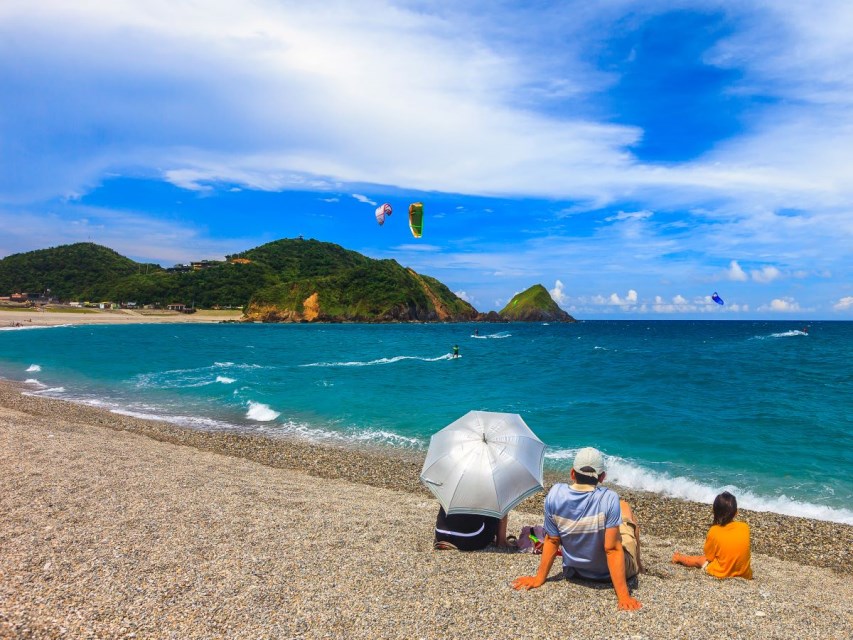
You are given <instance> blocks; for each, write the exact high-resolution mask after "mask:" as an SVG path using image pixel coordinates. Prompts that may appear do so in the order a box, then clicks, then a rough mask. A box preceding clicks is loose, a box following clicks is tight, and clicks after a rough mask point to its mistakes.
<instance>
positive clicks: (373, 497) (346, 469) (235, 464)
mask: <svg viewBox="0 0 853 640" xmlns="http://www.w3.org/2000/svg"><path fill="white" fill-rule="evenodd" d="M420 461H421V460H419V458H418V456H417V455H416V454H413V453H409V454H405V453H398V454H392V453H389V452H383V451H376V450H369V449H357V448H352V447H350V448H334V447H329V446H322V447H321V446H317V445H312V444H309V443H305V442H299V441H290V440H285V439H276V440H270V439H266V438H260V437H251V436H242V435H234V434H222V433H218V434H217V433H205V432H200V431H194V430H191V429H186V428H182V427H177V426H174V425H170V424H166V423H160V422H154V421H146V420H140V419H137V418H132V417H128V416H123V415H118V414H114V413H109V412H106V411H104V410H102V409H97V408H92V407H86V406H82V405H77V404H72V403H68V402H64V401H60V400H53V399H48V398H39V397H34V396H25V395H22V394H21V387H20V386H19V385H17V384H14V383H11V382H2V383H0V467H1V468H2V469H3V473H2V474H0V482H1V483H2V487H0V489H2V493H0V495H1V496H2V497H1V498H0V513H2V518H0V571H2V580H0V637H4V638H5V637H9V638H58V637H67V638H223V637H225V638H249V637H251V638H326V637H328V638H332V637H335V638H340V637H344V638H359V637H372V638H462V637H483V638H518V637H526V636H531V637H545V638H551V637H553V638H558V637H559V638H575V637H577V638H589V637H595V638H599V637H601V638H605V637H608V638H611V637H614V638H711V637H717V636H722V637H740V638H790V637H797V636H801V637H810V638H849V637H850V634H851V630H853V614H851V612H850V603H851V602H853V586H851V584H853V583H851V580H850V577H851V568H850V556H849V549H850V547H851V543H853V527H850V526H849V525H843V524H835V523H828V522H822V521H811V520H805V519H799V518H791V517H784V516H778V515H775V514H771V513H753V512H744V513H742V518H743V519H744V520H746V521H747V522H748V523H749V524H750V525H751V527H752V530H753V570H754V573H755V579H754V580H752V581H744V580H739V579H735V580H730V581H717V580H714V579H712V578H709V577H707V576H704V575H703V574H702V572H701V571H698V570H691V569H687V568H685V567H680V566H674V565H672V564H670V562H669V559H670V557H671V555H672V553H673V551H675V550H676V549H677V550H679V551H686V552H693V553H698V552H700V550H701V544H702V541H703V536H704V532H705V530H706V527H707V524H708V523H707V519H708V512H709V507H708V506H707V505H699V504H693V503H689V502H685V501H679V500H668V499H665V498H661V497H659V496H656V495H654V494H641V493H638V492H629V493H627V494H625V492H623V495H625V497H627V498H628V499H629V500H630V501H631V502H632V503H633V504H634V505H635V513H636V515H637V517H638V519H639V520H640V524H641V541H642V558H643V564H644V570H643V572H642V573H641V574H640V576H639V578H638V580H637V582H636V584H634V590H633V594H634V596H635V597H637V598H638V599H639V600H640V601H641V602H642V603H643V608H642V609H641V610H640V611H638V612H621V611H617V609H616V598H615V595H614V593H613V590H612V588H611V587H610V586H603V585H597V584H593V583H589V582H582V581H577V582H566V581H564V580H559V579H558V577H559V567H558V566H555V568H554V569H553V570H552V573H551V579H550V580H549V581H548V582H547V583H546V584H545V585H544V586H543V587H541V588H540V589H538V590H535V591H531V592H524V593H522V592H516V591H514V590H513V589H511V588H510V582H511V580H512V579H513V578H515V577H517V576H519V575H527V574H532V573H534V572H535V570H536V567H537V566H538V557H537V556H530V555H526V554H522V553H515V552H510V551H503V550H496V549H490V550H487V551H484V552H479V553H470V554H462V553H455V552H436V551H433V549H432V528H433V525H434V520H435V514H436V511H437V503H436V502H435V500H434V499H433V498H432V497H431V496H430V495H429V494H428V493H427V492H426V491H425V490H423V489H421V488H420V486H419V485H418V482H417V476H418V473H419V471H420ZM549 481H553V478H549ZM541 499H542V496H541V495H539V496H535V497H533V498H531V499H529V500H528V501H526V502H525V503H523V504H522V505H520V507H519V508H517V509H515V510H513V511H512V512H511V513H510V519H509V531H510V533H518V531H519V530H520V529H521V527H522V526H523V525H525V524H535V523H541V518H542V516H541V511H540V505H541Z"/></svg>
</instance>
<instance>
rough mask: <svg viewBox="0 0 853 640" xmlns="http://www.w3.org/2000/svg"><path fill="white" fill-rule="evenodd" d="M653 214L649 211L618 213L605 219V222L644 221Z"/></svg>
mask: <svg viewBox="0 0 853 640" xmlns="http://www.w3.org/2000/svg"><path fill="white" fill-rule="evenodd" d="M653 215H654V214H653V213H652V212H651V211H631V212H626V211H620V212H619V213H617V214H616V215H615V216H610V217H607V218H605V219H604V220H605V222H621V221H623V220H645V219H646V218H651V217H652V216H653Z"/></svg>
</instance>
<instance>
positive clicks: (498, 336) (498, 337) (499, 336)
mask: <svg viewBox="0 0 853 640" xmlns="http://www.w3.org/2000/svg"><path fill="white" fill-rule="evenodd" d="M471 337H472V338H476V339H478V340H502V339H503V338H511V337H512V334H511V333H509V332H508V331H498V332H497V333H487V334H486V335H483V336H480V335H473V334H472V335H471Z"/></svg>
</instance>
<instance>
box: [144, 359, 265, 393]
mask: <svg viewBox="0 0 853 640" xmlns="http://www.w3.org/2000/svg"><path fill="white" fill-rule="evenodd" d="M263 368H264V367H262V366H261V365H259V364H235V363H233V362H214V363H213V364H212V365H210V366H207V367H195V368H191V369H167V370H165V371H153V372H151V373H140V374H137V375H136V376H134V377H133V381H134V384H135V385H136V387H137V388H139V389H146V388H154V389H191V388H194V387H206V386H207V385H211V384H216V383H217V382H219V383H222V384H231V383H232V382H234V380H235V379H234V378H231V377H229V376H224V375H221V373H224V372H223V371H222V370H223V369H225V370H229V371H230V370H231V369H236V370H255V369H263ZM214 374H220V375H214Z"/></svg>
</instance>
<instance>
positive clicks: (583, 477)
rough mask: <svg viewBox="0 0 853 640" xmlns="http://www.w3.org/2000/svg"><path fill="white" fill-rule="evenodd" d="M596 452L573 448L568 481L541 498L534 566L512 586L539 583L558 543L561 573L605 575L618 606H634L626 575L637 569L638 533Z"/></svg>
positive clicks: (527, 586) (636, 604)
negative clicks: (540, 541) (541, 533)
mask: <svg viewBox="0 0 853 640" xmlns="http://www.w3.org/2000/svg"><path fill="white" fill-rule="evenodd" d="M605 475H606V474H605V473H604V461H603V459H602V457H601V452H600V451H598V450H597V449H593V448H592V447H586V448H584V449H581V450H580V451H578V453H577V455H576V456H575V461H574V464H573V465H572V471H571V479H572V484H571V486H570V485H567V484H565V483H559V484H555V485H554V486H553V487H551V490H550V491H549V492H548V495H547V497H546V498H545V534H546V535H545V543H544V546H543V549H542V559H541V561H540V563H539V572H538V573H537V574H536V575H535V576H524V577H521V578H517V579H516V580H515V581H513V583H512V586H513V588H514V589H535V588H537V587H540V586H542V585H543V584H544V583H545V580H546V579H547V577H548V574H549V573H550V571H551V566H552V565H553V564H554V558H555V557H556V556H557V550H558V549H559V547H560V545H561V544H562V548H563V573H564V575H565V576H566V578H573V577H576V578H582V579H586V580H596V581H610V582H612V583H613V588H614V589H615V590H616V597H617V599H618V601H619V605H618V606H619V608H620V609H639V608H640V607H641V606H642V604H640V602H639V600H636V599H634V598H632V597H631V594H630V592H629V591H628V582H627V579H628V578H631V577H633V576H635V575H637V573H639V571H640V536H639V531H638V529H637V523H636V521H635V519H634V514H633V512H632V511H631V507H630V506H629V505H628V503H627V502H625V501H624V500H620V499H619V496H618V495H617V494H616V492H615V491H612V490H611V489H606V488H605V487H601V486H599V483H601V482H603V481H604V477H605Z"/></svg>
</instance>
